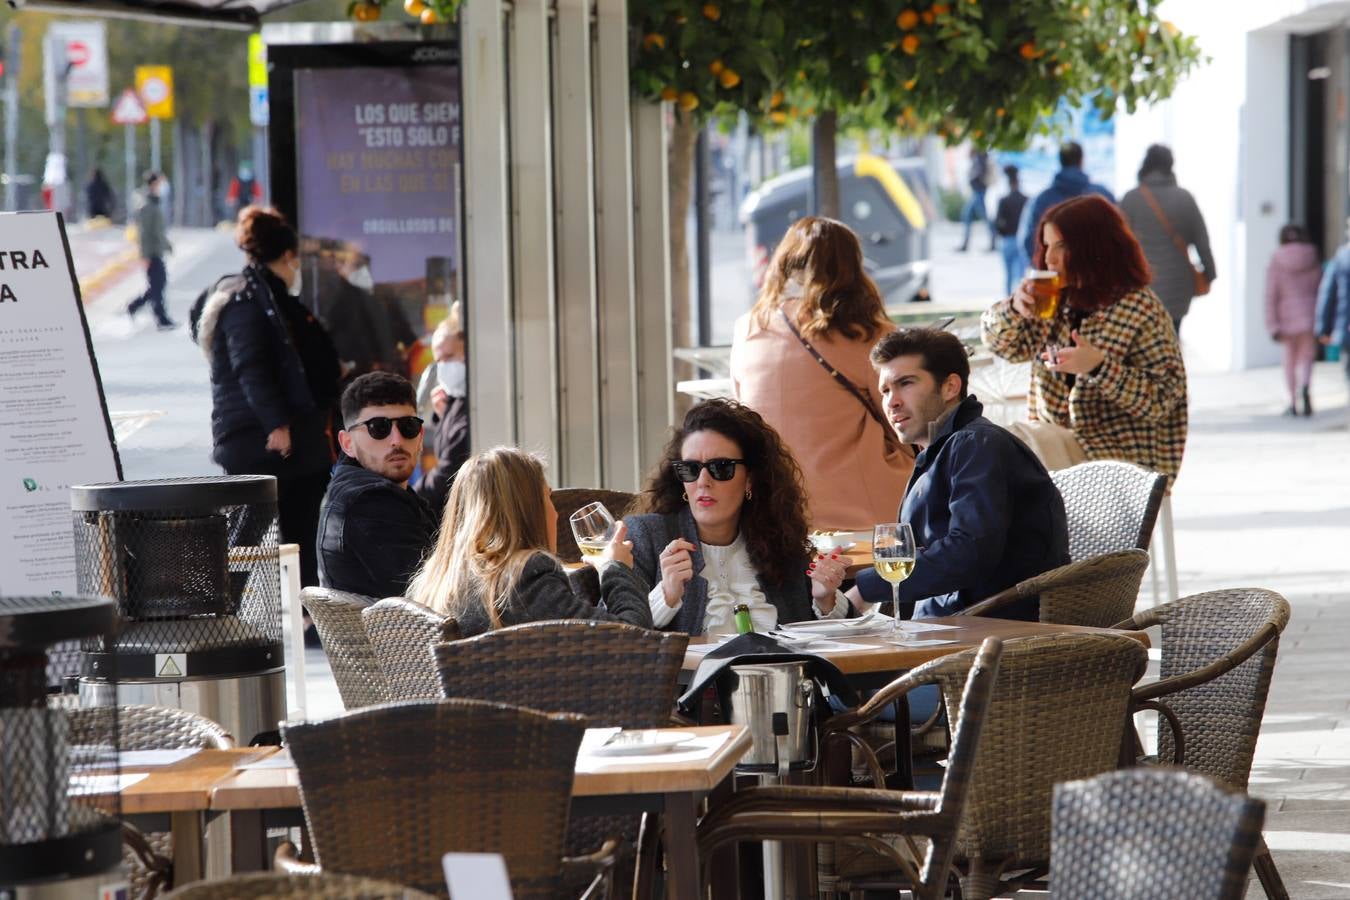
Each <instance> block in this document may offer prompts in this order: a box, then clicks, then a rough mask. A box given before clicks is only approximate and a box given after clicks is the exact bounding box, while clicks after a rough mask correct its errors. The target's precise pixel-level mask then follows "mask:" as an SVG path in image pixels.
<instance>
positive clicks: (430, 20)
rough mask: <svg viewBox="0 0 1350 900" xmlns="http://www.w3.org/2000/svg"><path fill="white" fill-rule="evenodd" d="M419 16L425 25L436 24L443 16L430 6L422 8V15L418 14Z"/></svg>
mask: <svg viewBox="0 0 1350 900" xmlns="http://www.w3.org/2000/svg"><path fill="white" fill-rule="evenodd" d="M418 18H419V19H421V20H422V24H423V25H435V24H436V23H437V22H439V21H440V20H441V17H440V16H439V15H438V14H437V13H436V10H434V9H432V8H431V7H430V6H428V7H427V8H426V9H424V10H422V15H420V16H418Z"/></svg>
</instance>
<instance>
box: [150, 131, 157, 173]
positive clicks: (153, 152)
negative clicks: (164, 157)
mask: <svg viewBox="0 0 1350 900" xmlns="http://www.w3.org/2000/svg"><path fill="white" fill-rule="evenodd" d="M150 170H151V171H152V172H158V171H159V119H151V120H150Z"/></svg>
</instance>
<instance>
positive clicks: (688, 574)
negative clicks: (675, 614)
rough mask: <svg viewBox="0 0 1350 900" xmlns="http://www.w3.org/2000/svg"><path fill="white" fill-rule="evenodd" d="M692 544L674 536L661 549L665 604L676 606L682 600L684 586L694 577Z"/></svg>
mask: <svg viewBox="0 0 1350 900" xmlns="http://www.w3.org/2000/svg"><path fill="white" fill-rule="evenodd" d="M693 551H694V545H693V544H691V543H689V542H688V541H686V540H685V539H684V538H676V539H675V540H673V541H671V542H670V543H669V544H666V549H664V550H662V551H661V592H662V593H663V594H665V597H666V606H669V607H672V608H674V607H676V606H679V605H680V604H681V603H682V602H683V601H684V586H685V585H686V584H688V583H689V579H691V578H693V577H694V557H693V556H692V555H691V554H692V553H693Z"/></svg>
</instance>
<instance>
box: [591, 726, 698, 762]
mask: <svg viewBox="0 0 1350 900" xmlns="http://www.w3.org/2000/svg"><path fill="white" fill-rule="evenodd" d="M693 739H694V736H693V735H692V734H683V733H681V732H678V731H620V732H619V733H617V734H615V735H614V736H613V737H612V738H610V739H609V740H608V741H606V742H605V743H604V744H601V745H600V746H599V747H596V748H594V749H593V750H591V755H592V756H636V755H639V754H646V753H665V752H666V751H667V750H672V749H674V748H676V747H679V746H681V745H683V744H687V743H689V742H690V741H692V740H693Z"/></svg>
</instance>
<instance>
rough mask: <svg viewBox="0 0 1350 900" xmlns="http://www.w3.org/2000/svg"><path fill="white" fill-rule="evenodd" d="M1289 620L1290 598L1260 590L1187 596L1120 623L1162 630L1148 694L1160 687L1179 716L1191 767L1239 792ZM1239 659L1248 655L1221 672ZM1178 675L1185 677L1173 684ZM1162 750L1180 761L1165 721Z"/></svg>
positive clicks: (1161, 730) (1160, 756) (1161, 731)
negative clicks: (1156, 676)
mask: <svg viewBox="0 0 1350 900" xmlns="http://www.w3.org/2000/svg"><path fill="white" fill-rule="evenodd" d="M1288 623H1289V603H1288V601H1286V600H1285V599H1284V598H1283V597H1281V596H1280V595H1279V594H1277V593H1275V592H1274V591H1268V590H1262V589H1260V588H1233V589H1229V590H1221V591H1210V592H1208V593H1204V594H1194V595H1192V596H1190V597H1182V598H1181V599H1180V600H1178V601H1176V602H1175V603H1167V604H1164V605H1162V606H1158V607H1155V608H1153V609H1150V610H1146V611H1144V612H1142V613H1140V614H1139V615H1137V616H1135V617H1134V618H1133V619H1130V620H1129V621H1128V622H1124V623H1121V625H1120V626H1119V627H1123V628H1132V629H1143V628H1151V627H1154V626H1160V627H1161V630H1162V638H1161V641H1160V646H1161V650H1162V666H1161V669H1160V672H1159V681H1158V684H1157V685H1156V686H1154V685H1150V686H1149V687H1147V688H1145V689H1143V690H1142V692H1141V693H1145V694H1147V693H1152V692H1153V689H1154V688H1156V689H1157V690H1158V691H1159V692H1161V693H1160V694H1159V696H1160V699H1161V702H1162V703H1164V704H1165V705H1166V707H1167V708H1168V709H1170V710H1171V711H1172V713H1173V714H1174V715H1175V716H1176V717H1177V719H1178V720H1179V722H1180V725H1181V730H1182V735H1183V737H1184V741H1185V744H1184V746H1185V753H1184V757H1183V763H1184V765H1185V766H1186V768H1187V769H1189V770H1191V771H1193V772H1199V773H1201V774H1202V775H1208V776H1209V777H1210V778H1213V779H1214V780H1215V781H1217V782H1219V783H1220V784H1223V785H1226V786H1227V787H1229V788H1232V789H1233V790H1235V791H1246V790H1247V780H1248V778H1249V777H1250V776H1251V771H1252V758H1253V757H1254V756H1255V754H1256V738H1257V735H1258V734H1259V733H1260V731H1261V719H1262V717H1263V716H1264V715H1265V710H1266V697H1267V696H1268V695H1269V693H1270V679H1271V676H1272V674H1273V673H1274V671H1275V657H1276V654H1277V653H1278V652H1279V644H1280V634H1281V632H1283V631H1284V627H1285V625H1287V624H1288ZM1239 657H1245V658H1244V659H1243V661H1242V662H1240V663H1238V664H1237V665H1236V667H1234V668H1231V669H1228V670H1227V671H1221V670H1223V669H1225V668H1227V666H1229V665H1231V664H1232V662H1233V661H1234V660H1235V659H1237V658H1239ZM1210 667H1212V668H1210ZM1188 676H1189V677H1188ZM1171 678H1177V679H1182V680H1181V681H1179V682H1175V683H1173V684H1172V685H1170V686H1169V685H1168V679H1171ZM1157 751H1158V759H1159V760H1161V761H1163V762H1169V761H1173V760H1175V759H1176V747H1175V742H1174V740H1173V737H1172V730H1171V729H1170V728H1169V727H1168V726H1167V725H1166V724H1165V723H1161V722H1160V724H1159V728H1158V747H1157Z"/></svg>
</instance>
